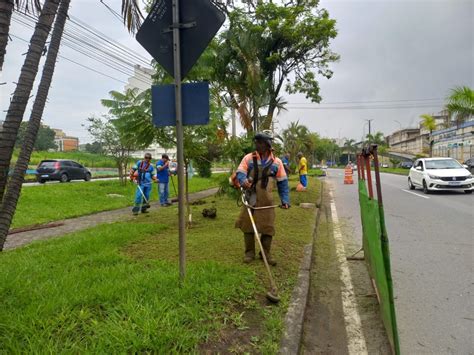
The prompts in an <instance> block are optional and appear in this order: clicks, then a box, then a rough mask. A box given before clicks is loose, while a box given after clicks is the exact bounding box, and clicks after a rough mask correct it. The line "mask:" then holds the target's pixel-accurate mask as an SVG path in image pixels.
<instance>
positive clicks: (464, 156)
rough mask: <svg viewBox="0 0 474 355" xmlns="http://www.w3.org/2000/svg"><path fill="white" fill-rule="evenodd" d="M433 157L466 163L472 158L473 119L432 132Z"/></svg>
mask: <svg viewBox="0 0 474 355" xmlns="http://www.w3.org/2000/svg"><path fill="white" fill-rule="evenodd" d="M433 141H434V143H433V156H438V157H451V158H454V159H457V160H459V161H466V160H468V159H469V158H471V157H473V156H474V119H470V120H469V121H467V122H464V123H462V124H460V125H459V126H453V127H450V128H445V129H441V130H438V131H434V132H433Z"/></svg>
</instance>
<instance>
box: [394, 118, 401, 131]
mask: <svg viewBox="0 0 474 355" xmlns="http://www.w3.org/2000/svg"><path fill="white" fill-rule="evenodd" d="M393 122H397V123H398V125H399V126H400V131H401V130H402V124H401V123H400V122H399V121H397V120H393Z"/></svg>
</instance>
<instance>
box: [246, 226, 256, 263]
mask: <svg viewBox="0 0 474 355" xmlns="http://www.w3.org/2000/svg"><path fill="white" fill-rule="evenodd" d="M254 238H255V237H254V235H253V233H244V241H245V256H244V263H246V264H248V263H250V262H252V261H253V260H254V259H255V239H254Z"/></svg>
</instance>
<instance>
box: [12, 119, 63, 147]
mask: <svg viewBox="0 0 474 355" xmlns="http://www.w3.org/2000/svg"><path fill="white" fill-rule="evenodd" d="M27 127H28V122H22V123H21V125H20V130H19V131H18V137H17V139H16V144H15V145H16V147H17V148H19V147H21V146H22V145H23V144H24V141H25V135H26V130H27ZM54 138H55V133H54V131H53V130H52V129H51V128H49V127H48V126H43V125H41V126H40V127H39V130H38V135H37V136H36V141H35V145H34V147H33V150H35V151H43V150H49V149H56V148H57V146H56V143H54Z"/></svg>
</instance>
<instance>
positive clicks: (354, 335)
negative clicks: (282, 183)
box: [301, 182, 390, 354]
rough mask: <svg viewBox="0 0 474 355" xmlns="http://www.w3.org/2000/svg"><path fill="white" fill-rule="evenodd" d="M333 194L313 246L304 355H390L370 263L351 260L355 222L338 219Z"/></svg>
mask: <svg viewBox="0 0 474 355" xmlns="http://www.w3.org/2000/svg"><path fill="white" fill-rule="evenodd" d="M333 188H334V186H332V184H331V183H330V182H326V188H325V191H324V196H323V203H322V206H321V216H320V221H319V225H318V229H317V231H316V236H315V241H314V254H313V260H312V265H311V275H310V277H311V281H310V289H309V295H308V302H307V305H306V310H305V320H304V326H303V339H302V343H301V353H303V354H314V353H318V354H321V353H322V354H367V353H368V354H389V353H390V346H389V344H388V340H387V337H386V334H385V331H384V327H383V324H382V321H381V318H380V314H379V309H378V303H377V299H376V297H375V293H374V290H373V287H372V285H371V282H370V278H369V275H368V271H367V268H366V265H365V262H364V261H347V260H346V257H347V256H350V255H352V254H353V253H355V252H356V251H357V250H358V249H359V246H358V245H355V242H354V240H353V237H352V235H353V234H352V232H353V226H351V225H350V222H348V221H347V220H344V219H342V218H341V219H338V216H337V209H336V205H335V202H334V199H333V196H332V191H331V190H332V189H333ZM354 222H355V223H357V221H354ZM361 256H363V253H362V255H361Z"/></svg>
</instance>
